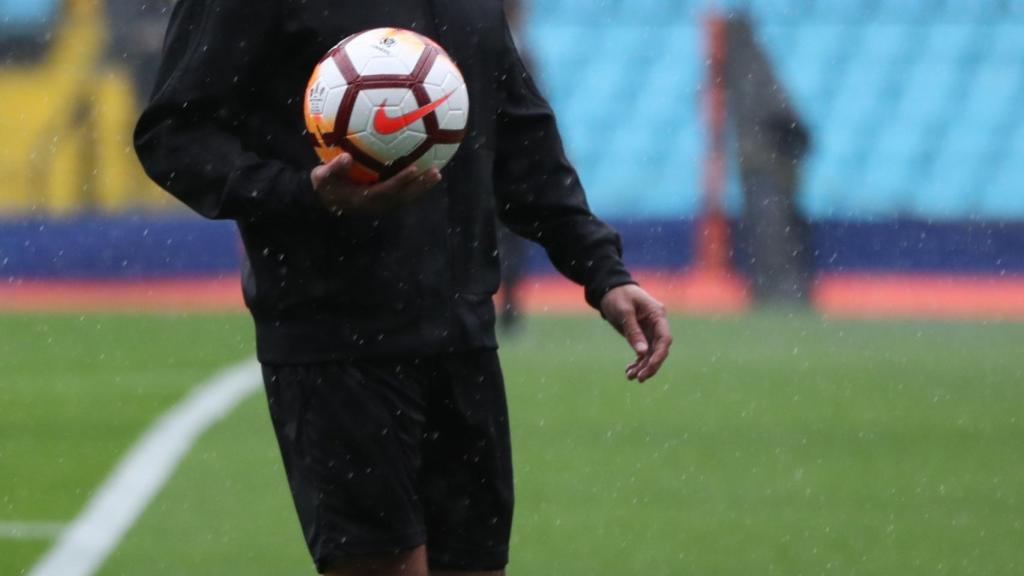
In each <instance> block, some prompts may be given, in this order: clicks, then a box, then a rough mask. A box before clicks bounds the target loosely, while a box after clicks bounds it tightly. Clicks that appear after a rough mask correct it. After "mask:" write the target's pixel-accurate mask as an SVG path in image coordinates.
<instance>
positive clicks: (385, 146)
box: [305, 28, 469, 183]
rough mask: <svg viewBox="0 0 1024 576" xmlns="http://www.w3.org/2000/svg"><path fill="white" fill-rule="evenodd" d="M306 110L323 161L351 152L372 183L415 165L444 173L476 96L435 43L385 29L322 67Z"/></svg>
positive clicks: (333, 54) (358, 175) (359, 174)
mask: <svg viewBox="0 0 1024 576" xmlns="http://www.w3.org/2000/svg"><path fill="white" fill-rule="evenodd" d="M305 113H306V127H307V129H308V130H309V134H310V138H311V139H312V141H313V145H314V147H315V148H316V152H317V154H318V155H319V156H320V158H321V159H322V160H323V161H325V162H327V161H330V160H331V159H333V158H335V157H337V156H338V155H339V154H341V153H342V152H347V153H349V154H351V155H352V158H353V160H354V161H355V162H354V165H353V168H352V170H351V171H350V174H349V175H350V177H351V178H352V179H353V180H355V181H357V182H365V183H369V182H376V181H378V180H381V179H386V178H388V177H390V176H392V175H394V174H396V173H398V172H400V171H402V170H403V169H405V168H406V167H408V166H410V165H412V164H415V165H416V166H417V167H418V168H419V169H421V170H426V169H429V168H437V169H441V168H443V167H444V166H445V165H446V164H447V163H448V161H449V160H451V158H452V156H454V155H455V152H456V151H457V150H458V149H459V144H460V143H461V142H462V138H463V136H464V135H465V131H466V122H467V121H468V119H469V93H468V92H467V90H466V81H465V80H464V79H463V77H462V73H461V72H460V71H459V69H458V67H457V66H456V65H455V63H454V62H453V61H452V59H451V58H450V57H449V56H448V54H447V53H446V52H445V51H444V49H442V48H441V47H440V46H439V45H438V44H437V43H436V42H434V41H432V40H430V39H429V38H427V37H425V36H422V35H420V34H417V33H415V32H412V31H409V30H403V29H401V28H378V29H375V30H369V31H367V32H362V33H359V34H354V35H352V36H349V37H348V38H346V39H345V40H343V41H341V43H339V44H338V45H337V46H335V47H334V48H332V49H331V50H330V51H329V52H328V53H327V55H326V56H324V58H323V60H321V61H320V63H319V64H317V67H316V69H315V70H314V71H313V76H312V78H310V80H309V87H308V88H307V90H306V102H305Z"/></svg>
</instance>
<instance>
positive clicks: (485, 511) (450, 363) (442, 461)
mask: <svg viewBox="0 0 1024 576" xmlns="http://www.w3.org/2000/svg"><path fill="white" fill-rule="evenodd" d="M426 398H427V403H428V406H427V414H428V424H427V434H426V438H425V442H424V446H423V468H422V472H421V481H420V486H421V496H422V499H423V509H424V514H425V519H426V524H427V532H428V544H427V555H428V560H429V565H430V568H431V570H432V574H434V573H440V572H439V571H455V572H462V573H466V572H474V571H476V572H484V573H488V572H491V573H493V572H499V573H500V571H501V570H503V569H504V567H505V565H506V564H507V563H508V544H509V537H510V534H511V527H512V508H513V487H512V454H511V452H512V451H511V441H510V437H509V422H508V408H507V405H506V401H505V385H504V380H503V378H502V374H501V366H500V364H499V362H498V356H497V352H496V351H494V350H479V351H471V352H465V353H459V354H452V355H447V356H445V357H443V358H442V360H441V362H440V363H439V365H438V368H437V371H436V373H435V374H434V375H433V378H432V381H431V383H430V385H429V388H428V390H427V394H426Z"/></svg>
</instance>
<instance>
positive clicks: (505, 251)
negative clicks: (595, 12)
mask: <svg viewBox="0 0 1024 576" xmlns="http://www.w3.org/2000/svg"><path fill="white" fill-rule="evenodd" d="M526 2H527V0H505V14H506V16H507V17H508V23H509V27H510V28H511V30H512V39H513V40H514V41H515V43H516V48H518V49H519V55H520V56H521V57H522V59H523V64H524V65H525V66H526V68H527V69H528V70H532V69H533V59H532V58H531V56H530V51H529V50H528V49H527V48H526V46H525V43H524V42H523V28H524V26H525V25H526V6H525V4H526ZM498 251H499V252H500V258H501V292H500V293H499V297H500V301H499V303H498V310H499V311H500V316H499V320H500V322H501V324H500V326H501V328H502V329H503V330H504V331H506V332H509V331H513V330H515V329H516V328H518V327H519V326H521V325H522V324H521V320H522V319H523V314H524V312H523V309H522V307H521V306H520V302H519V296H520V285H521V284H522V281H523V277H524V276H525V275H526V267H527V264H528V263H529V262H528V261H529V255H530V244H529V242H527V241H526V240H525V239H524V238H523V237H522V236H519V235H518V234H516V233H515V232H512V231H511V230H509V229H508V227H506V226H505V225H504V224H502V223H501V222H498Z"/></svg>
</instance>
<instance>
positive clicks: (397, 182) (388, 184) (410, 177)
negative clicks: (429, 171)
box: [367, 166, 420, 197]
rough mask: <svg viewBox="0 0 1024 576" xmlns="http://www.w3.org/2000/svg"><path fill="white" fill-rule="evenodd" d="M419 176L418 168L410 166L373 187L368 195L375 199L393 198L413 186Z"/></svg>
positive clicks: (368, 191)
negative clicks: (407, 187) (410, 185)
mask: <svg viewBox="0 0 1024 576" xmlns="http://www.w3.org/2000/svg"><path fill="white" fill-rule="evenodd" d="M419 176H420V175H419V170H418V169H417V168H416V166H409V167H408V168H406V169H404V170H402V171H401V172H399V173H398V174H395V175H394V176H392V177H391V178H388V179H387V180H385V181H383V182H380V183H378V184H375V185H373V186H371V187H370V188H369V189H368V190H367V195H368V196H374V197H384V196H391V195H393V194H396V193H398V192H399V191H401V190H402V189H403V188H405V187H406V186H408V185H409V184H411V183H412V182H413V181H415V180H416V179H417V178H419Z"/></svg>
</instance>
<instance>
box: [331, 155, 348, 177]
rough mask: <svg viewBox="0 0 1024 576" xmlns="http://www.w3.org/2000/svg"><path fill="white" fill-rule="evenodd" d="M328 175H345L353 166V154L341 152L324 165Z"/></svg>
mask: <svg viewBox="0 0 1024 576" xmlns="http://www.w3.org/2000/svg"><path fill="white" fill-rule="evenodd" d="M324 167H325V168H326V169H327V175H328V176H344V175H345V174H348V171H349V169H350V168H352V155H350V154H339V155H338V156H337V157H336V158H334V159H332V160H331V161H330V162H328V163H327V164H325V165H324Z"/></svg>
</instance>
